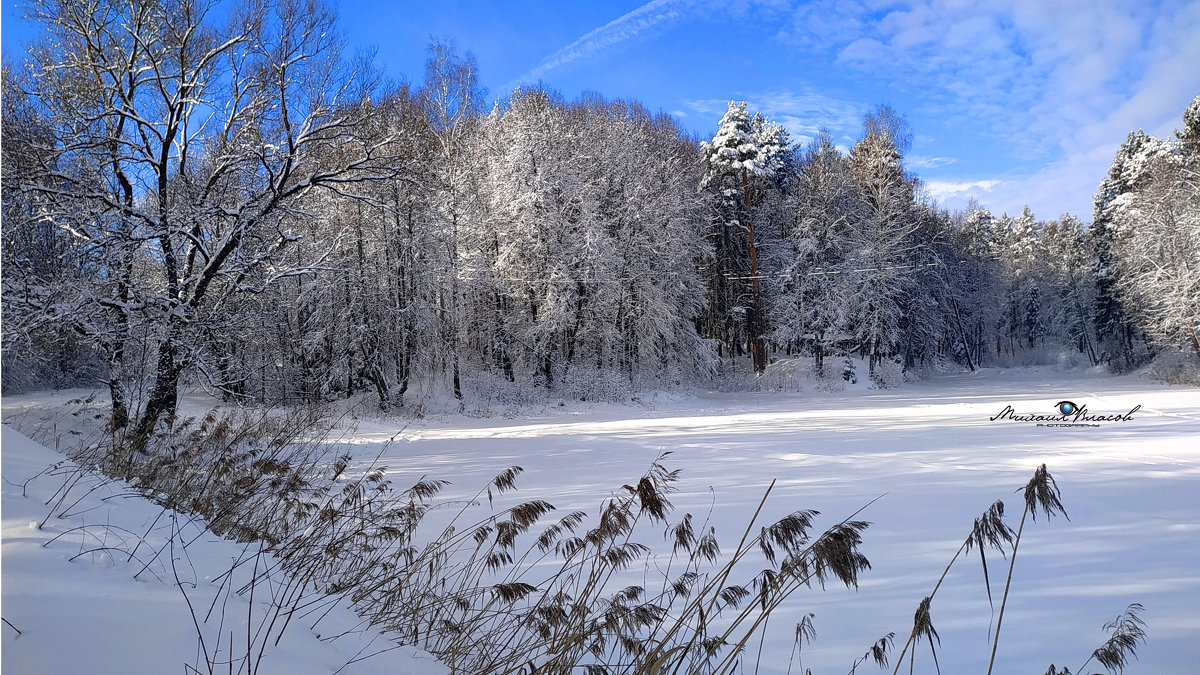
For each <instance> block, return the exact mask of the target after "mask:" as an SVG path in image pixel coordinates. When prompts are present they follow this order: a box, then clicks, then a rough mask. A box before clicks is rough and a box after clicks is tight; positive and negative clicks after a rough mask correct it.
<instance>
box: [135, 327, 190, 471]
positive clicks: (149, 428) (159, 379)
mask: <svg viewBox="0 0 1200 675" xmlns="http://www.w3.org/2000/svg"><path fill="white" fill-rule="evenodd" d="M175 333H176V331H175V330H171V329H169V330H168V331H167V334H166V336H164V339H163V342H162V344H161V345H160V346H159V348H158V370H157V372H156V374H155V377H154V388H153V389H152V390H151V392H150V399H149V400H148V401H147V402H146V409H145V410H143V411H142V416H141V417H140V418H139V419H138V421H137V425H136V426H135V427H134V430H133V436H132V438H131V439H130V447H131V448H132V449H133V450H135V451H137V452H143V451H145V449H146V444H147V443H148V442H149V441H150V437H151V436H152V435H154V429H155V427H156V426H157V425H158V422H159V420H162V419H164V418H165V419H167V420H168V421H169V420H171V419H172V418H174V417H175V408H176V406H177V405H178V403H179V376H180V374H181V373H182V372H183V366H182V364H181V363H180V362H179V354H178V351H177V349H176V347H175Z"/></svg>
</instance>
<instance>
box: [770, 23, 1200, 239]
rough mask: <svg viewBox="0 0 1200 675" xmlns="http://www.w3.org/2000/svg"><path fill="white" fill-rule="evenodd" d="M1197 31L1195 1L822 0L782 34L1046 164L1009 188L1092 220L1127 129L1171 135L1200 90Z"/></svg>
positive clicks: (1017, 155) (1013, 157) (1014, 157)
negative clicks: (1097, 192)
mask: <svg viewBox="0 0 1200 675" xmlns="http://www.w3.org/2000/svg"><path fill="white" fill-rule="evenodd" d="M835 5H836V10H837V11H836V12H835V11H833V10H834V9H835ZM1198 34H1200V3H1198V2H1195V1H1194V0H1193V1H1188V0H1156V1H1153V2H1147V1H1146V0H1114V1H1113V2H1102V3H1095V2H1091V1H1090V0H1061V1H1059V2H1022V1H1019V0H998V1H997V2H994V3H987V4H980V3H963V2H957V1H954V0H898V1H889V2H882V3H881V2H873V1H870V0H845V1H842V0H813V1H812V2H808V3H804V4H803V5H801V6H800V7H798V8H797V9H796V10H795V12H794V14H793V17H792V20H791V21H790V22H788V23H786V24H785V27H784V29H783V30H780V31H779V32H778V33H777V37H778V38H779V39H780V40H782V41H784V42H788V43H792V44H794V45H797V46H799V47H801V48H802V49H804V50H806V51H813V52H821V53H824V54H827V55H828V56H829V57H830V58H832V59H834V60H835V62H836V63H837V64H839V65H840V66H842V67H848V68H851V69H854V70H858V71H860V72H864V73H868V74H870V75H871V76H872V77H882V78H885V79H886V80H887V81H889V82H890V83H891V86H894V87H896V88H897V89H899V90H902V91H907V92H908V93H910V94H913V95H917V96H919V97H920V99H921V100H922V101H924V102H925V103H924V107H925V108H927V109H926V110H924V111H914V112H924V113H926V114H931V115H932V114H936V115H937V116H938V117H939V118H941V119H944V120H946V121H947V122H948V123H954V124H956V125H958V126H959V127H971V128H974V129H978V130H979V133H980V135H981V137H982V139H989V138H990V141H989V142H991V143H992V144H994V146H995V147H996V148H997V150H998V152H1003V153H1006V154H1007V157H1004V158H1003V160H1005V161H1002V162H999V163H1000V164H1004V163H1011V162H1014V161H1016V162H1023V163H1025V164H1026V165H1027V166H1028V165H1034V166H1038V167H1040V168H1035V169H1033V170H1032V171H1030V172H1029V173H1027V174H1026V175H1024V176H1006V178H1005V181H1004V183H1005V186H1004V188H1003V189H1005V190H1006V189H1007V188H1008V187H1009V186H1013V187H1015V186H1021V187H1023V188H1024V189H1027V190H1028V191H1029V194H1030V200H1031V201H1032V199H1033V195H1035V194H1036V195H1037V196H1039V197H1041V198H1044V199H1045V200H1046V202H1045V204H1044V205H1042V208H1043V209H1045V210H1047V211H1058V210H1059V209H1070V210H1072V211H1078V212H1080V214H1081V215H1085V216H1086V214H1087V213H1088V212H1089V211H1090V203H1091V192H1090V191H1091V190H1094V189H1095V184H1096V183H1097V182H1098V181H1099V179H1100V178H1101V177H1102V176H1103V174H1104V172H1105V171H1106V170H1107V168H1108V166H1107V165H1108V162H1109V161H1111V159H1112V155H1113V153H1114V152H1115V150H1116V147H1117V146H1118V145H1119V144H1120V142H1121V140H1123V139H1124V137H1125V134H1126V133H1127V132H1128V131H1130V130H1132V129H1137V128H1139V127H1143V128H1146V130H1147V131H1151V130H1156V131H1159V132H1166V131H1169V130H1170V125H1171V124H1175V125H1178V119H1179V115H1180V113H1181V112H1182V110H1183V108H1184V107H1185V106H1186V105H1187V103H1188V101H1189V100H1190V99H1191V97H1192V96H1194V95H1195V94H1196V92H1197V91H1200V69H1197V68H1196V67H1195V65H1194V64H1195V63H1198V62H1200V40H1196V35H1198ZM940 154H945V152H944V151H943V152H942V153H940ZM910 165H913V166H916V165H915V164H913V163H912V162H911V161H910ZM1072 172H1080V173H1079V174H1078V175H1076V174H1073V173H1072ZM1010 179H1011V180H1010ZM963 182H965V183H970V182H972V181H970V180H967V181H963ZM996 189H997V193H998V192H1000V191H1001V190H1002V188H999V187H997V188H996ZM1068 190H1069V191H1068ZM1012 197H1013V198H1014V199H1016V198H1018V197H1017V196H1016V195H1013V196H1012ZM1033 205H1034V206H1035V207H1036V206H1038V205H1037V204H1033ZM1007 207H1008V205H1005V208H1007ZM1018 208H1019V207H1018ZM1054 215H1057V214H1054Z"/></svg>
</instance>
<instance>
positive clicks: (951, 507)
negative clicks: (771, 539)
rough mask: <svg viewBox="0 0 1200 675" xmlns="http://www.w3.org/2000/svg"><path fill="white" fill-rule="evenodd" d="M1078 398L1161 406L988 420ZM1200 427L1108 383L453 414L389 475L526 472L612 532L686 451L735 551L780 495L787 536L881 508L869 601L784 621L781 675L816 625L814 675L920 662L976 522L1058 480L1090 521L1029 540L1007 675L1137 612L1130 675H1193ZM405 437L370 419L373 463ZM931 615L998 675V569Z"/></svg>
mask: <svg viewBox="0 0 1200 675" xmlns="http://www.w3.org/2000/svg"><path fill="white" fill-rule="evenodd" d="M1064 399H1067V400H1071V401H1074V402H1075V403H1077V404H1080V405H1086V406H1087V407H1088V409H1089V411H1092V412H1095V413H1108V412H1113V413H1116V412H1121V413H1126V412H1128V411H1129V410H1130V409H1132V408H1133V407H1134V406H1136V405H1141V406H1142V407H1141V409H1140V410H1139V411H1138V412H1137V413H1135V414H1134V416H1133V417H1134V419H1133V420H1132V421H1129V422H1120V423H1107V424H1103V425H1102V426H1100V427H1069V428H1046V427H1037V426H1036V425H1033V424H1021V423H1016V422H1011V421H1007V422H1003V421H999V420H998V421H996V422H991V421H989V418H990V417H992V416H994V415H996V414H997V413H999V412H1000V411H1001V410H1002V409H1003V408H1004V406H1005V405H1010V404H1011V405H1012V406H1013V407H1014V408H1016V409H1017V410H1018V411H1030V412H1034V411H1045V412H1052V411H1053V406H1054V405H1055V404H1056V403H1057V402H1059V401H1062V400H1064ZM1198 411H1200V389H1195V388H1167V387H1164V386H1162V385H1158V384H1155V383H1153V382H1149V381H1146V380H1143V379H1140V378H1136V377H1128V376H1127V377H1111V376H1108V375H1106V374H1103V373H1097V372H1094V371H1087V372H1074V373H1063V372H1059V371H1057V370H1055V369H1051V368H1031V369H1013V370H999V369H995V370H985V371H981V372H979V373H976V374H974V375H952V376H940V377H934V378H930V379H928V380H926V381H923V382H918V383H915V384H910V385H906V386H905V387H903V388H901V389H896V390H887V391H876V390H869V389H854V390H848V391H846V392H844V393H842V394H834V395H830V394H778V393H755V394H744V393H743V394H736V393H713V394H707V395H702V396H698V397H696V398H693V399H691V400H685V401H673V402H667V403H666V404H663V405H658V406H656V408H655V409H652V410H647V409H641V410H638V409H629V408H621V407H617V406H596V407H594V408H592V409H590V410H579V409H576V410H569V409H568V411H567V412H565V413H564V414H561V415H557V416H554V415H545V416H541V417H539V418H534V419H526V420H522V421H519V422H513V421H504V422H496V421H490V420H465V419H463V418H455V417H450V418H444V419H440V420H435V421H430V422H425V423H418V424H415V425H412V426H409V428H408V429H407V430H406V431H405V433H404V434H403V435H402V438H403V439H404V440H403V442H401V443H399V444H396V445H393V446H391V447H390V448H389V449H388V450H387V451H386V452H385V456H384V458H383V460H382V461H383V463H384V464H386V465H388V466H393V467H398V466H402V467H403V468H404V474H405V475H411V476H413V477H415V476H419V475H422V474H429V475H430V476H431V477H449V478H451V479H453V481H454V484H453V486H452V487H451V492H449V493H448V494H447V496H449V497H452V498H453V497H456V496H457V497H464V498H465V497H467V496H469V495H471V494H473V493H474V491H475V490H477V489H478V486H480V485H482V484H484V482H486V481H487V480H489V479H490V478H491V477H492V476H494V475H495V474H496V473H497V472H498V471H499V470H500V469H501V468H503V467H505V466H508V465H512V464H519V465H521V466H523V467H524V468H525V473H524V475H523V476H522V478H521V480H520V481H519V483H518V484H519V486H520V488H521V491H520V495H519V497H523V498H526V499H528V498H534V497H536V498H540V499H546V500H548V501H550V502H551V503H552V504H554V505H555V506H556V507H558V509H559V511H560V512H563V511H567V510H571V509H577V508H578V509H585V510H588V511H589V512H590V513H592V514H594V513H595V511H596V507H597V505H598V504H599V501H600V499H601V498H602V497H603V496H605V495H607V494H609V493H610V491H612V490H615V489H616V488H618V487H619V486H620V485H622V484H624V483H628V482H630V481H631V480H632V479H634V478H636V477H637V476H639V475H640V474H641V473H642V472H643V471H644V470H645V468H646V467H647V466H648V464H649V463H650V462H651V461H653V460H654V458H656V457H657V456H658V455H659V454H660V453H661V452H663V451H665V450H671V451H673V453H674V454H672V455H671V456H670V457H668V458H667V460H666V463H667V466H668V468H682V469H683V476H682V481H681V483H680V487H681V491H680V492H679V493H678V494H676V495H674V498H673V501H674V503H675V505H676V507H677V511H676V514H675V515H676V516H682V513H683V512H688V511H690V512H692V513H694V514H696V515H697V516H698V517H699V516H703V515H704V514H706V513H707V512H708V510H709V508H710V506H712V505H713V504H714V503H715V519H716V522H717V531H718V535H720V538H721V542H722V547H723V550H731V549H732V548H733V546H734V545H735V544H736V540H737V537H738V536H740V534H741V532H742V530H743V529H744V527H745V524H746V521H747V519H748V518H749V516H750V514H751V513H752V511H753V508H754V506H756V505H757V503H758V500H759V499H760V498H761V497H762V494H763V491H764V490H765V489H766V487H767V485H768V484H769V483H770V482H771V480H773V479H777V480H778V482H777V484H776V487H775V489H774V492H773V493H772V495H771V498H770V501H769V502H768V513H767V514H766V516H765V517H766V518H772V519H774V518H779V517H782V516H783V515H786V514H787V513H789V512H791V511H793V510H796V509H801V508H814V509H817V510H819V511H821V512H822V513H823V514H824V515H823V520H822V521H821V522H823V523H824V524H825V525H826V526H828V525H831V524H833V523H835V522H837V521H838V520H840V519H841V518H843V517H846V516H848V515H850V514H851V513H853V512H854V511H856V510H857V509H859V508H860V507H862V506H863V505H864V504H866V503H867V502H869V501H870V500H872V499H875V498H876V497H881V496H882V498H881V499H880V500H879V501H878V502H876V503H875V504H873V505H872V506H870V507H869V508H867V510H866V511H865V512H864V513H863V515H862V516H861V517H862V518H865V519H866V520H869V521H872V523H873V525H872V527H871V528H870V529H869V530H867V532H866V533H865V536H864V538H865V541H866V544H865V546H864V548H863V550H864V553H865V554H866V555H867V557H868V558H870V560H871V563H872V566H873V568H872V570H870V571H869V572H867V573H865V574H864V575H863V578H862V581H863V583H862V585H861V587H860V588H859V589H858V590H857V591H847V590H844V589H841V588H834V587H832V586H831V587H829V589H828V590H826V591H824V592H822V591H820V590H819V589H814V590H812V591H807V592H802V593H799V594H797V595H795V596H793V597H792V598H791V599H790V601H789V602H788V603H787V604H786V605H785V609H786V610H787V612H786V613H781V614H779V615H777V616H776V617H775V618H773V619H772V621H771V631H770V633H769V634H768V636H767V643H766V646H765V648H764V650H765V651H764V657H763V665H762V667H761V669H760V672H763V673H782V672H785V671H786V670H787V663H786V661H787V658H788V654H789V653H790V652H791V647H792V638H793V635H794V630H793V628H794V625H795V623H796V622H797V621H799V619H800V618H801V617H802V616H803V615H804V614H806V613H807V612H810V611H811V612H815V614H816V618H815V625H816V629H817V637H816V639H815V640H814V641H813V643H812V644H811V645H810V646H806V647H805V648H804V650H803V666H804V667H806V668H812V669H813V671H814V672H817V673H841V672H846V671H847V670H849V666H850V663H851V662H852V661H853V660H854V659H855V658H857V657H858V656H860V655H861V654H862V653H863V652H864V651H865V650H866V648H867V647H868V646H869V645H870V644H871V643H873V642H874V641H875V640H877V639H878V638H879V637H881V636H882V635H884V634H886V633H888V632H892V631H894V632H896V634H897V636H898V642H899V643H903V642H904V640H905V639H906V637H907V635H908V631H909V630H910V629H911V626H912V616H913V612H914V611H915V610H916V608H917V605H918V604H919V602H920V601H921V599H922V598H923V597H924V596H925V595H926V594H928V593H929V592H930V591H931V590H932V589H933V587H934V584H935V583H936V582H937V578H938V576H939V575H940V574H941V572H942V570H943V569H944V568H945V566H946V564H947V563H948V562H949V561H950V559H951V557H952V556H953V555H954V552H955V551H956V550H957V548H958V547H959V545H960V544H961V543H962V541H963V539H965V537H966V535H967V533H968V532H969V531H970V528H971V525H972V523H973V521H974V519H975V518H976V517H978V516H979V515H980V514H982V513H983V511H984V510H985V509H986V508H987V507H988V506H990V505H991V504H992V502H993V501H995V500H997V499H1002V500H1004V501H1005V503H1006V506H1007V507H1008V510H1007V514H1008V515H1007V518H1008V520H1009V522H1010V524H1011V525H1012V526H1013V527H1014V528H1015V527H1016V525H1017V521H1018V520H1019V519H1020V507H1021V497H1020V496H1019V495H1016V494H1014V493H1015V492H1016V490H1018V489H1019V488H1022V487H1023V486H1024V485H1025V483H1026V482H1027V481H1028V480H1029V479H1030V477H1031V476H1032V474H1033V471H1034V470H1035V469H1036V468H1037V466H1038V465H1039V464H1042V463H1045V464H1047V467H1048V469H1049V471H1050V473H1051V474H1052V475H1053V476H1054V477H1055V478H1056V480H1057V481H1058V485H1059V487H1060V488H1061V489H1062V493H1063V496H1062V499H1063V503H1064V505H1065V506H1066V509H1067V514H1068V515H1069V516H1070V518H1071V520H1070V521H1066V520H1064V519H1062V518H1055V519H1054V520H1052V521H1050V522H1046V520H1045V519H1044V518H1042V517H1039V518H1038V520H1037V521H1036V522H1031V523H1029V524H1027V526H1026V529H1025V534H1024V536H1023V539H1022V543H1021V548H1020V554H1019V556H1018V558H1017V562H1016V566H1015V569H1014V572H1013V587H1012V591H1011V593H1010V597H1009V601H1008V607H1007V609H1006V611H1005V617H1004V624H1003V630H1002V634H1001V639H1000V649H999V654H998V657H997V672H1003V673H1009V672H1013V673H1015V672H1031V673H1033V672H1036V673H1041V672H1045V670H1046V668H1047V667H1048V666H1049V664H1050V663H1052V662H1053V663H1055V664H1058V665H1059V666H1063V665H1066V666H1068V667H1070V668H1071V669H1072V670H1074V669H1075V668H1077V667H1078V666H1079V665H1080V664H1082V663H1083V662H1084V660H1086V658H1087V657H1088V656H1089V655H1090V654H1091V652H1092V650H1093V649H1095V648H1096V647H1098V646H1100V644H1101V643H1102V642H1103V641H1104V640H1105V639H1106V638H1107V634H1106V633H1104V632H1103V631H1102V630H1101V626H1102V625H1103V624H1104V623H1106V622H1108V621H1110V620H1112V619H1113V617H1115V616H1116V615H1117V614H1118V613H1119V612H1121V611H1122V610H1124V609H1125V607H1126V606H1127V605H1129V604H1130V603H1133V602H1139V603H1141V604H1143V605H1144V606H1145V608H1146V610H1145V614H1144V618H1145V620H1146V622H1147V624H1148V630H1149V637H1148V641H1147V643H1146V644H1145V645H1144V646H1143V647H1141V649H1140V650H1139V661H1138V662H1136V664H1135V665H1134V667H1132V668H1131V669H1130V671H1129V672H1131V673H1139V672H1145V673H1159V672H1164V673H1181V672H1190V670H1191V669H1193V668H1194V667H1195V664H1196V663H1198V662H1200V643H1198V642H1197V641H1196V637H1197V635H1200V543H1198V542H1200V443H1197V442H1196V440H1197V439H1198V438H1200V412H1198ZM397 428H398V427H396V426H394V425H388V424H387V423H380V422H374V423H371V422H367V421H364V422H362V423H361V424H360V425H359V428H358V431H357V438H356V440H357V442H359V443H361V444H362V447H360V448H359V449H358V450H357V451H356V452H357V454H358V456H359V457H362V458H368V457H374V456H375V453H377V452H378V451H379V450H380V449H381V447H382V443H383V442H384V441H386V439H388V438H391V437H392V435H394V434H395V433H396V430H397ZM645 543H647V544H651V545H658V546H659V547H660V550H666V549H668V548H669V547H668V546H662V545H661V540H658V541H656V540H654V539H653V538H649V539H647V540H646V541H645ZM988 565H989V574H990V577H991V581H992V584H993V588H992V595H993V597H994V599H995V602H996V605H997V607H998V605H999V601H1000V596H1001V594H1002V592H1003V583H1004V578H1005V576H1006V573H1007V565H1008V561H1007V560H1005V559H1002V558H1001V557H1000V556H999V555H995V554H993V555H989V561H988ZM648 568H649V570H650V574H653V572H654V569H655V568H654V565H653V563H652V562H651V563H650V564H649V565H648ZM643 572H644V570H642V569H638V570H636V576H637V577H638V578H639V579H640V578H641V577H642V574H643ZM746 576H749V575H746ZM932 618H933V622H934V626H935V628H936V629H937V630H938V632H939V634H940V635H941V639H942V646H941V647H940V648H939V653H938V658H939V661H940V664H941V670H942V672H943V673H959V672H980V671H981V670H984V669H986V663H987V659H988V656H989V654H990V651H991V639H990V637H989V623H991V624H992V625H994V619H993V617H992V613H991V611H990V610H989V606H988V601H987V595H986V592H985V590H984V587H983V575H982V571H981V568H980V565H979V562H978V554H976V553H972V555H971V557H968V558H965V559H964V560H961V561H960V562H959V563H958V564H957V565H956V566H955V568H954V569H953V570H952V571H951V573H950V575H949V577H948V578H947V581H946V582H945V583H944V584H943V586H942V588H941V589H940V590H939V591H938V594H937V596H936V597H935V599H934V602H933V605H932ZM898 649H899V647H897V650H898ZM917 659H918V663H917V670H918V671H919V672H933V668H932V663H931V659H930V656H929V647H928V646H927V645H925V644H922V645H920V647H919V649H918V652H917ZM922 664H924V665H922ZM1093 665H1094V664H1093ZM905 669H906V671H907V666H906V667H905ZM747 672H750V671H749V670H747ZM793 672H795V670H793ZM801 672H802V671H801ZM859 672H876V671H875V669H874V666H871V667H870V668H866V669H861V668H860V671H859ZM889 672H890V668H889Z"/></svg>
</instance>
